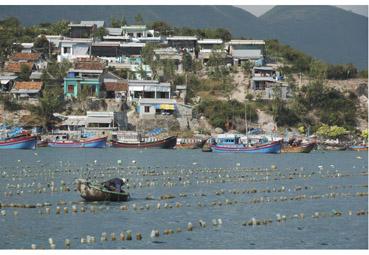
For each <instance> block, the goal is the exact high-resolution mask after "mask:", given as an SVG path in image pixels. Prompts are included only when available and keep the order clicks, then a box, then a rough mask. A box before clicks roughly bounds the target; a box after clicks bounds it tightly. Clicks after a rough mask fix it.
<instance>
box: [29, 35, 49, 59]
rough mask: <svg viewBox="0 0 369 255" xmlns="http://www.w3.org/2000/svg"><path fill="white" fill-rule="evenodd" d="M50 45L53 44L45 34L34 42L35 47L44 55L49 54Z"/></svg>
mask: <svg viewBox="0 0 369 255" xmlns="http://www.w3.org/2000/svg"><path fill="white" fill-rule="evenodd" d="M50 47H51V45H50V43H49V41H48V40H47V39H46V37H45V36H44V35H41V36H40V37H37V38H36V40H35V42H34V43H33V48H34V49H35V50H36V51H37V52H40V53H41V54H42V55H43V56H47V55H48V54H49V50H50Z"/></svg>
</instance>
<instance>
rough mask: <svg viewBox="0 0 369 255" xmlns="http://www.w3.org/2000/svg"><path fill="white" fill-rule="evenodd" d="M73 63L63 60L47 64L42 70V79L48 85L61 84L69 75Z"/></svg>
mask: <svg viewBox="0 0 369 255" xmlns="http://www.w3.org/2000/svg"><path fill="white" fill-rule="evenodd" d="M71 67H72V64H71V63H70V62H68V61H67V60H63V62H61V63H58V62H55V61H54V62H50V63H48V64H47V68H46V69H45V70H43V71H42V75H41V80H42V81H43V82H44V84H45V85H46V86H48V85H60V84H62V83H63V81H64V77H65V76H66V75H67V72H68V70H69V68H71Z"/></svg>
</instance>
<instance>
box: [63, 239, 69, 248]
mask: <svg viewBox="0 0 369 255" xmlns="http://www.w3.org/2000/svg"><path fill="white" fill-rule="evenodd" d="M64 246H65V248H67V249H69V248H70V240H69V239H65V241H64Z"/></svg>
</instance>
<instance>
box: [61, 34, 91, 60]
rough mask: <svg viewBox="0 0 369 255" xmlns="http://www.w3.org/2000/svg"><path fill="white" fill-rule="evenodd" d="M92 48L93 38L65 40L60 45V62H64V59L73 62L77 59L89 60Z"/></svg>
mask: <svg viewBox="0 0 369 255" xmlns="http://www.w3.org/2000/svg"><path fill="white" fill-rule="evenodd" d="M91 46H92V39H91V38H64V39H63V40H61V41H60V44H59V48H60V55H58V62H62V61H63V60H64V59H66V60H68V61H73V60H74V59H76V58H88V57H90V51H91Z"/></svg>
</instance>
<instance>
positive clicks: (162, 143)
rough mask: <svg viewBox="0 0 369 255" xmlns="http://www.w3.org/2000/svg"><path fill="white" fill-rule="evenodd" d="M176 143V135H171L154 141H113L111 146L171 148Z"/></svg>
mask: <svg viewBox="0 0 369 255" xmlns="http://www.w3.org/2000/svg"><path fill="white" fill-rule="evenodd" d="M176 143H177V137H176V136H171V137H168V138H165V139H163V140H159V141H155V142H140V143H122V142H118V141H113V142H112V146H113V147H115V148H130V149H141V148H160V149H173V148H174V146H176Z"/></svg>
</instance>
